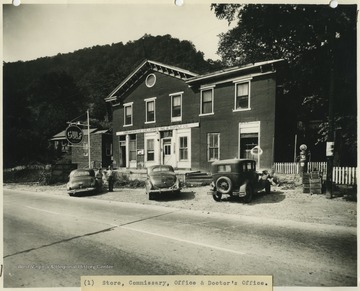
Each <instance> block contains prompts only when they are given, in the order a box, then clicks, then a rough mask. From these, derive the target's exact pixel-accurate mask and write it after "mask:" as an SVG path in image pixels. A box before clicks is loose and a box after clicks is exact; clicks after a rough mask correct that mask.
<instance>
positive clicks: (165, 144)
mask: <svg viewBox="0 0 360 291" xmlns="http://www.w3.org/2000/svg"><path fill="white" fill-rule="evenodd" d="M162 153H163V156H162V162H163V164H164V165H170V166H173V167H174V166H175V154H174V149H173V144H172V143H171V139H163V140H162Z"/></svg>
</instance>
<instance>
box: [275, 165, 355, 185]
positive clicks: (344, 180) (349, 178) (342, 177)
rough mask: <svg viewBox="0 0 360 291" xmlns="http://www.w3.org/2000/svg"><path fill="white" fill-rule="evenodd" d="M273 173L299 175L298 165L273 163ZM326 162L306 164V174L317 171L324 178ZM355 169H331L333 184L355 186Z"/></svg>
mask: <svg viewBox="0 0 360 291" xmlns="http://www.w3.org/2000/svg"><path fill="white" fill-rule="evenodd" d="M274 169H275V173H278V174H299V173H300V164H299V163H274ZM326 170H327V165H326V162H311V163H308V169H307V172H308V173H310V172H313V171H319V172H320V173H322V175H323V178H324V179H325V178H326ZM356 172H357V168H356V167H333V182H335V183H336V184H338V185H356V184H357V182H356Z"/></svg>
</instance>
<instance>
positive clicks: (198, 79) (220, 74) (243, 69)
mask: <svg viewBox="0 0 360 291" xmlns="http://www.w3.org/2000/svg"><path fill="white" fill-rule="evenodd" d="M280 62H284V60H283V59H278V60H271V61H264V62H258V63H252V64H248V65H244V66H236V67H231V68H227V69H223V70H220V71H216V72H212V73H208V74H204V75H199V76H195V77H192V78H190V79H188V80H187V81H186V83H187V84H189V85H191V84H194V83H205V82H208V81H209V80H211V79H219V78H225V77H228V76H232V75H239V74H246V73H247V72H248V71H252V70H254V69H256V68H259V69H260V71H262V70H263V67H265V66H269V65H270V66H272V70H275V69H274V68H273V66H274V64H276V63H280Z"/></svg>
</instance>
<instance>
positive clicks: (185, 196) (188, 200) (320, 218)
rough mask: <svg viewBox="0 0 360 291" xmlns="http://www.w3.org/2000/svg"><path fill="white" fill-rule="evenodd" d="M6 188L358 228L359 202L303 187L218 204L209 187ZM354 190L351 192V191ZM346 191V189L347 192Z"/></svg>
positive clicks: (32, 186) (286, 188)
mask: <svg viewBox="0 0 360 291" xmlns="http://www.w3.org/2000/svg"><path fill="white" fill-rule="evenodd" d="M3 187H4V189H12V190H22V191H29V192H46V193H48V194H49V195H63V196H66V197H68V198H69V199H101V200H108V201H109V202H110V203H111V202H112V201H118V202H126V203H140V204H144V205H159V206H165V207H173V208H180V209H188V210H196V211H200V212H203V213H205V214H207V213H208V214H209V213H214V212H217V213H226V214H233V215H244V216H256V217H260V218H262V219H264V220H266V219H280V220H286V221H288V222H289V224H291V223H292V222H307V223H320V224H330V225H339V226H351V227H355V226H356V225H357V202H356V201H348V199H346V195H345V197H344V196H343V197H335V198H332V199H327V198H326V195H325V194H313V195H312V194H305V193H302V187H301V185H293V187H289V186H288V185H284V186H279V187H272V190H271V193H270V194H265V193H263V192H262V193H258V194H257V195H255V197H254V199H253V201H252V202H251V203H249V204H245V203H243V202H242V201H241V200H240V199H227V198H226V197H224V198H223V200H222V201H221V202H215V201H214V200H213V198H212V196H211V195H208V194H207V191H208V190H209V186H201V187H187V188H183V189H182V191H181V193H180V194H179V195H177V196H175V195H170V196H165V197H163V198H161V199H158V200H151V201H150V200H149V199H148V197H147V196H146V194H145V189H142V188H136V189H129V188H115V189H114V192H107V191H106V189H104V191H103V192H102V193H99V194H96V195H87V196H83V197H70V196H69V195H68V194H67V193H66V185H65V184H62V185H54V186H40V185H38V184H36V183H29V184H16V183H11V184H10V183H9V184H4V185H3ZM289 188H290V189H289ZM349 191H350V190H349ZM345 192H346V189H345Z"/></svg>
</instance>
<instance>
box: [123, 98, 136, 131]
mask: <svg viewBox="0 0 360 291" xmlns="http://www.w3.org/2000/svg"><path fill="white" fill-rule="evenodd" d="M133 103H134V102H129V103H124V105H123V106H124V125H123V127H128V126H133V120H134V106H133ZM126 107H131V123H130V124H125V122H126Z"/></svg>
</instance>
